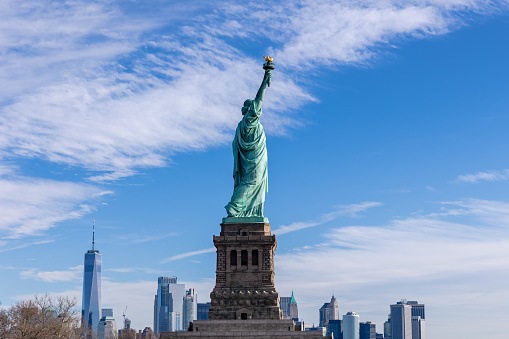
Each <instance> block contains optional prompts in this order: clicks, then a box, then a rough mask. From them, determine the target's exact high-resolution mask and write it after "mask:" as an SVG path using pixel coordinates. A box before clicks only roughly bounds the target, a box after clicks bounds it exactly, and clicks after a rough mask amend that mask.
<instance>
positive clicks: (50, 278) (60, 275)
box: [20, 265, 83, 282]
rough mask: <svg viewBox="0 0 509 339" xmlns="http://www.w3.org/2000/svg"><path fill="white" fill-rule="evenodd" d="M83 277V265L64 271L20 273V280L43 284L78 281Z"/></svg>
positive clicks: (26, 271) (34, 270)
mask: <svg viewBox="0 0 509 339" xmlns="http://www.w3.org/2000/svg"><path fill="white" fill-rule="evenodd" d="M82 275H83V265H78V266H75V267H69V269H68V270H65V271H39V270H38V269H35V268H32V269H29V270H25V271H22V272H20V277H21V279H35V280H40V281H44V282H60V281H80V280H81V278H82Z"/></svg>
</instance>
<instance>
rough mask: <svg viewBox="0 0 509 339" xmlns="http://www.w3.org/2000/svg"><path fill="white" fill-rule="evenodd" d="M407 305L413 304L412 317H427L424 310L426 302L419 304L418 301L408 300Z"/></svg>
mask: <svg viewBox="0 0 509 339" xmlns="http://www.w3.org/2000/svg"><path fill="white" fill-rule="evenodd" d="M406 303H407V305H410V306H412V317H421V319H426V314H425V312H424V304H419V303H418V302H417V301H412V300H408V301H407V302H406Z"/></svg>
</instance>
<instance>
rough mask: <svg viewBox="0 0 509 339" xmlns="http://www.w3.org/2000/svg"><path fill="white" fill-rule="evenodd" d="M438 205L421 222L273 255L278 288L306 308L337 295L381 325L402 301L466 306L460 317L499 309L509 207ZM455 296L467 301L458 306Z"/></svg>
mask: <svg viewBox="0 0 509 339" xmlns="http://www.w3.org/2000/svg"><path fill="white" fill-rule="evenodd" d="M439 205H440V208H439V211H438V212H434V213H428V214H427V215H423V216H417V217H415V216H412V217H408V218H401V219H395V220H392V221H389V222H387V223H381V224H379V225H377V226H357V225H352V226H348V227H341V228H336V229H333V230H332V231H328V233H327V234H324V237H325V238H326V239H327V246H309V247H308V248H306V249H299V251H292V252H289V253H284V254H278V256H277V260H276V266H277V274H278V288H279V289H280V291H281V290H282V291H290V290H292V289H293V290H294V291H295V293H296V296H298V297H300V298H301V300H303V301H308V302H309V301H313V300H320V299H321V300H327V298H330V293H332V291H333V290H335V291H338V290H340V291H341V293H340V294H339V296H340V299H342V300H340V304H341V308H342V309H343V310H345V309H353V310H355V311H358V312H359V313H361V314H362V315H363V317H364V319H368V320H372V321H374V322H376V323H378V324H381V323H382V322H383V321H385V320H386V314H387V311H388V305H389V304H390V303H393V302H396V301H398V300H399V299H400V298H415V299H419V301H422V302H425V303H430V304H433V306H435V307H437V312H439V311H438V308H440V309H442V310H450V309H451V307H452V306H451V305H449V306H448V305H447V303H452V304H453V305H454V307H456V308H457V306H458V303H464V304H465V305H468V306H466V308H465V311H460V310H456V312H460V313H461V316H468V314H469V312H470V310H471V308H477V309H478V310H479V311H481V310H486V311H488V309H493V310H499V311H502V310H503V309H504V308H505V304H504V303H503V302H501V301H500V298H499V295H507V287H506V286H505V285H504V284H503V283H502V281H507V279H509V275H508V274H507V256H508V255H509V227H508V226H509V213H508V212H507V211H508V210H509V203H507V202H501V201H487V200H479V199H464V200H461V201H455V202H443V203H439ZM466 216H468V218H465V217H466ZM279 241H282V239H280V240H279ZM303 267H305V270H303V269H302V268H303ZM325 272H326V276H327V279H325V280H324V279H323V277H324V274H325ZM501 272H505V273H501ZM495 280H496V281H495ZM296 281H298V282H299V283H298V284H296V283H295V282H296ZM487 281H493V284H491V285H490V289H485V288H484V286H485V284H486V282H487ZM375 291H376V292H375ZM381 291H382V292H381ZM460 291H461V292H460ZM458 293H459V294H464V295H465V296H467V295H468V293H472V295H470V296H468V297H466V298H467V299H465V300H461V298H459V299H458ZM441 298H443V299H442V300H440V299H441ZM367 300H369V303H367ZM487 300H490V302H489V303H488V302H487ZM497 300H498V301H497ZM313 306H314V304H313ZM300 312H301V307H299V313H300ZM314 313H316V309H315V308H313V309H307V307H306V306H304V305H303V308H302V315H303V317H314ZM488 313H489V312H488ZM437 316H439V315H438V314H435V317H434V318H435V319H436V317H437ZM444 319H448V320H447V321H449V318H448V316H446V315H444ZM483 319H484V318H483ZM484 320H485V321H488V322H489V321H491V320H490V319H487V318H485V319H484ZM440 321H441V320H440ZM440 321H439V322H440ZM436 325H437V326H439V325H440V324H438V323H437V324H436ZM452 336H453V335H452V334H450V333H441V334H440V337H441V338H447V337H452Z"/></svg>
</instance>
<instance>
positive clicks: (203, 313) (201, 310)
mask: <svg viewBox="0 0 509 339" xmlns="http://www.w3.org/2000/svg"><path fill="white" fill-rule="evenodd" d="M197 305H198V306H197V316H196V319H197V320H207V319H208V318H209V308H210V301H209V302H208V303H198V304H197Z"/></svg>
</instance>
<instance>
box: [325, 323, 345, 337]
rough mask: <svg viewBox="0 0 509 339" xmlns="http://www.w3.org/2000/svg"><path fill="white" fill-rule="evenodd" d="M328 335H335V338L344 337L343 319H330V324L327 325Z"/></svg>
mask: <svg viewBox="0 0 509 339" xmlns="http://www.w3.org/2000/svg"><path fill="white" fill-rule="evenodd" d="M327 336H328V337H332V336H334V339H343V320H341V319H339V320H333V319H331V320H329V325H328V326H327Z"/></svg>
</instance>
